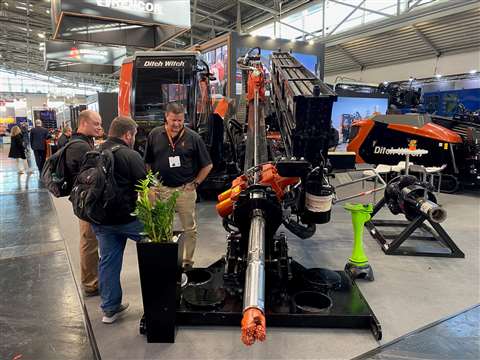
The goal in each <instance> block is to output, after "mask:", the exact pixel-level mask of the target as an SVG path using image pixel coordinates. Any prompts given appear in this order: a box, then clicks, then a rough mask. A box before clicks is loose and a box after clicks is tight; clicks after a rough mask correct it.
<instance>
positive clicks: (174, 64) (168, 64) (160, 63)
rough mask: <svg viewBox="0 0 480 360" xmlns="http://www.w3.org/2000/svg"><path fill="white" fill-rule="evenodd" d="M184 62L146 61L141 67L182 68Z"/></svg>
mask: <svg viewBox="0 0 480 360" xmlns="http://www.w3.org/2000/svg"><path fill="white" fill-rule="evenodd" d="M184 66H185V61H184V60H146V61H145V62H144V63H143V67H184Z"/></svg>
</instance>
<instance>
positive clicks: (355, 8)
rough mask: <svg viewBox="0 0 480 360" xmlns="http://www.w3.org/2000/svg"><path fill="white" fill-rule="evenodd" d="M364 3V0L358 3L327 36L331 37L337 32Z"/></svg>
mask: <svg viewBox="0 0 480 360" xmlns="http://www.w3.org/2000/svg"><path fill="white" fill-rule="evenodd" d="M365 1H366V0H362V1H360V3H359V4H358V5H357V6H355V7H354V9H353V10H352V11H350V12H349V13H348V15H347V16H345V17H344V18H343V19H342V21H340V22H339V23H338V24H337V25H335V27H334V28H333V30H332V31H330V32H329V33H328V35H333V33H334V32H335V31H337V30H338V28H339V27H340V26H342V25H343V24H344V23H345V22H346V21H347V20H348V19H350V17H351V16H352V15H353V14H354V13H355V12H356V11H357V10H358V9H359V8H360V7H361V6H362V5H363V4H365Z"/></svg>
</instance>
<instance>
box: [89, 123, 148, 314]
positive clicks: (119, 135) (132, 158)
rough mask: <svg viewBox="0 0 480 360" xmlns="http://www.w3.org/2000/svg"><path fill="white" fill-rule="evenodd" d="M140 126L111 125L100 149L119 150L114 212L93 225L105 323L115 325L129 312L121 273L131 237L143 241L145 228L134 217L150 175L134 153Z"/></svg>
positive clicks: (137, 154) (133, 124)
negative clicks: (140, 186)
mask: <svg viewBox="0 0 480 360" xmlns="http://www.w3.org/2000/svg"><path fill="white" fill-rule="evenodd" d="M136 133H137V124H136V123H135V121H134V120H132V119H130V118H128V117H117V118H115V119H114V120H113V121H112V123H111V125H110V130H109V134H108V136H109V137H108V139H107V141H106V142H105V143H103V144H102V145H101V146H100V150H104V149H113V148H116V150H115V152H114V153H113V154H114V155H113V156H114V174H113V175H114V177H115V181H116V183H117V189H116V193H117V194H118V196H117V200H116V201H115V205H114V209H112V211H111V216H110V218H108V219H107V220H105V221H104V223H103V224H102V225H98V224H92V227H93V230H94V231H95V234H96V236H97V239H98V244H99V247H100V255H101V256H100V265H99V274H98V275H99V281H100V296H101V298H102V304H101V308H102V310H103V319H102V321H103V322H104V323H106V324H111V323H113V322H114V321H115V320H117V318H118V317H119V316H120V315H121V314H122V313H123V312H124V311H125V310H126V309H127V307H128V303H126V304H122V287H121V285H120V272H121V270H122V261H123V252H124V250H125V245H126V242H127V238H130V239H133V240H137V241H138V240H140V239H141V236H140V233H141V232H142V231H143V225H142V224H141V223H140V222H139V221H138V220H137V219H136V218H135V217H134V216H132V215H131V214H132V212H133V211H134V210H135V205H136V199H137V192H136V191H135V185H137V184H138V181H139V180H141V179H144V178H145V176H146V172H145V165H144V162H143V159H142V157H141V156H140V154H139V153H137V152H136V151H134V150H133V145H134V143H135V135H136Z"/></svg>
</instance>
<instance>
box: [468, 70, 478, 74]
mask: <svg viewBox="0 0 480 360" xmlns="http://www.w3.org/2000/svg"><path fill="white" fill-rule="evenodd" d="M468 73H469V74H472V75H473V74H476V73H477V70H475V69H472V70H470V71H469V72H468Z"/></svg>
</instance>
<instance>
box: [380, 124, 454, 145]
mask: <svg viewBox="0 0 480 360" xmlns="http://www.w3.org/2000/svg"><path fill="white" fill-rule="evenodd" d="M388 128H389V129H392V130H397V131H401V132H404V133H407V134H412V135H417V136H422V137H426V138H430V139H434V140H438V141H442V142H447V143H450V144H459V143H461V142H462V138H461V137H460V135H458V134H457V133H456V132H453V131H452V130H449V129H446V128H444V127H443V126H440V125H437V124H433V123H427V124H425V125H423V126H422V127H421V128H418V127H416V126H411V125H403V124H390V125H388Z"/></svg>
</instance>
